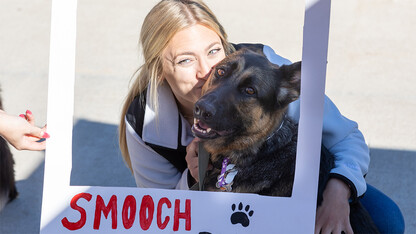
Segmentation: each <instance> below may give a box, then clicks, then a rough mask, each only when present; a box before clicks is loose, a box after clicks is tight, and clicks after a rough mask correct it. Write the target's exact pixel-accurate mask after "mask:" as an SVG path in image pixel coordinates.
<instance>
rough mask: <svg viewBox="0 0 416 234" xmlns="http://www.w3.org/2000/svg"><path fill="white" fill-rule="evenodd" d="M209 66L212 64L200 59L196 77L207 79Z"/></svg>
mask: <svg viewBox="0 0 416 234" xmlns="http://www.w3.org/2000/svg"><path fill="white" fill-rule="evenodd" d="M211 67H212V66H211V65H210V64H209V63H208V62H207V61H206V60H200V61H199V68H198V72H197V77H198V78H201V79H207V78H208V74H209V72H210V71H211Z"/></svg>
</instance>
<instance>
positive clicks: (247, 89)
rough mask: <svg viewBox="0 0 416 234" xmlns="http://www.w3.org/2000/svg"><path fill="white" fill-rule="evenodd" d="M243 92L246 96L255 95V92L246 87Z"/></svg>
mask: <svg viewBox="0 0 416 234" xmlns="http://www.w3.org/2000/svg"><path fill="white" fill-rule="evenodd" d="M245 91H246V93H247V94H248V95H253V94H255V93H256V91H255V90H254V89H253V88H252V87H247V88H246V90H245Z"/></svg>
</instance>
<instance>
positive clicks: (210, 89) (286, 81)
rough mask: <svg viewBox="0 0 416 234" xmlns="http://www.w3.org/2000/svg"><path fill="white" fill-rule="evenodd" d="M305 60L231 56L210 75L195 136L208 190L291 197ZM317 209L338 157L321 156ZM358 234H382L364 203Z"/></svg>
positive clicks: (355, 220) (356, 213)
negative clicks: (293, 109) (295, 111)
mask: <svg viewBox="0 0 416 234" xmlns="http://www.w3.org/2000/svg"><path fill="white" fill-rule="evenodd" d="M300 70H301V62H297V63H294V64H292V65H283V66H281V67H279V66H277V65H275V64H272V63H270V62H269V60H268V59H267V58H266V57H265V56H264V54H262V53H259V51H253V50H250V49H247V48H244V49H241V50H238V51H237V52H235V53H233V54H231V55H230V56H228V57H227V58H225V59H224V60H223V61H221V62H220V63H219V64H217V65H216V66H215V67H214V68H213V69H212V71H211V74H210V75H209V78H208V80H207V82H206V84H205V85H204V87H203V90H202V93H203V96H202V97H201V98H200V99H199V100H198V101H197V102H196V104H195V107H194V117H195V122H194V125H193V127H192V130H193V132H194V135H195V136H196V137H198V138H200V139H202V144H203V147H204V148H205V149H206V151H207V152H208V153H209V154H210V163H211V164H212V169H211V170H208V171H207V175H206V178H205V180H204V181H203V184H204V188H205V189H206V190H208V191H231V192H236V193H257V194H260V195H269V196H282V197H290V196H291V194H292V188H293V181H294V173H295V161H296V145H297V134H298V128H297V124H295V123H294V122H293V121H292V120H291V119H290V118H289V117H287V115H286V112H287V108H288V105H289V103H291V102H293V101H295V100H297V99H298V97H299V94H300ZM320 164H321V167H320V178H319V188H318V201H317V204H318V206H319V205H321V203H322V194H323V190H324V188H325V186H326V183H327V181H328V179H329V174H330V170H331V168H333V167H334V158H333V156H332V155H330V154H329V153H328V152H327V151H326V150H325V149H324V148H323V153H322V154H321V163H320ZM350 211H351V212H350V221H351V226H352V228H353V230H354V233H378V231H377V228H376V227H375V225H374V223H373V221H372V220H371V217H370V216H369V214H368V212H367V211H366V210H365V209H364V207H362V205H361V204H360V202H359V201H358V202H354V203H352V204H351V210H350Z"/></svg>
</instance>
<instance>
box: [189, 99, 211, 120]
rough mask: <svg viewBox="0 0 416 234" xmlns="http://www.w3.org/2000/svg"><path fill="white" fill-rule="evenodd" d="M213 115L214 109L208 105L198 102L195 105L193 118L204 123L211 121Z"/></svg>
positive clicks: (204, 102)
mask: <svg viewBox="0 0 416 234" xmlns="http://www.w3.org/2000/svg"><path fill="white" fill-rule="evenodd" d="M214 115H215V108H214V106H212V105H211V104H210V103H208V102H206V101H203V100H199V101H198V102H196V103H195V108H194V116H195V118H200V119H203V120H205V121H208V120H210V119H212V117H213V116H214Z"/></svg>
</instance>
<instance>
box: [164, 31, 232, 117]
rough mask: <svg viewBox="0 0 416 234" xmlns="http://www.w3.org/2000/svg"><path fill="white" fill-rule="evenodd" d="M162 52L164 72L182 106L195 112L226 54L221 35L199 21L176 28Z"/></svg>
mask: <svg viewBox="0 0 416 234" xmlns="http://www.w3.org/2000/svg"><path fill="white" fill-rule="evenodd" d="M162 56H163V75H164V78H165V79H166V81H167V82H168V84H169V86H170V87H171V89H172V92H173V94H174V95H175V97H176V99H177V101H178V102H179V103H178V104H179V108H180V109H181V111H182V112H184V111H185V112H186V113H183V114H188V115H189V114H192V109H193V105H194V104H195V102H196V101H197V100H198V98H199V97H200V96H201V88H202V86H203V85H204V83H205V81H206V79H207V76H208V74H209V72H210V70H211V68H212V67H213V66H214V65H215V64H217V63H218V62H219V61H221V60H222V59H223V58H225V52H224V48H223V46H222V43H221V39H220V37H219V36H218V35H217V34H216V33H215V32H214V31H213V30H211V29H209V28H207V27H205V26H203V25H200V24H196V25H193V26H190V27H188V28H185V29H183V30H181V31H179V32H177V33H176V34H175V35H174V36H173V37H172V39H171V40H170V42H169V44H168V46H167V47H166V49H165V50H164V52H163V55H162ZM189 112H190V113H189Z"/></svg>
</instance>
